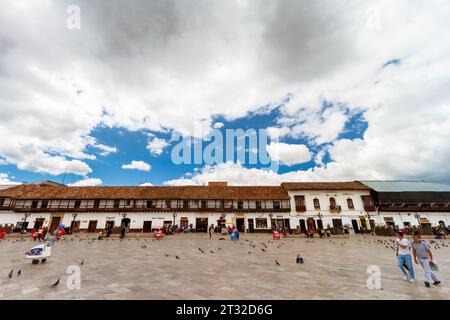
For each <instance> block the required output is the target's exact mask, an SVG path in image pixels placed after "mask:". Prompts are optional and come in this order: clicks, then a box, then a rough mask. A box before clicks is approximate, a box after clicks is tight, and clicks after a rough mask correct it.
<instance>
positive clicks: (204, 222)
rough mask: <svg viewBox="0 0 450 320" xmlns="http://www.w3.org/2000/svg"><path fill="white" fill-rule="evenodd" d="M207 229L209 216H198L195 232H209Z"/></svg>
mask: <svg viewBox="0 0 450 320" xmlns="http://www.w3.org/2000/svg"><path fill="white" fill-rule="evenodd" d="M207 231H208V218H196V219H195V232H207Z"/></svg>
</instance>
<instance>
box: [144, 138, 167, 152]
mask: <svg viewBox="0 0 450 320" xmlns="http://www.w3.org/2000/svg"><path fill="white" fill-rule="evenodd" d="M168 145H169V143H168V142H167V141H166V140H164V139H160V138H156V137H154V138H152V139H151V140H150V141H149V142H148V144H147V149H148V150H149V151H150V153H151V154H154V155H158V156H159V155H160V154H161V153H163V151H164V149H165V148H166V147H167V146H168Z"/></svg>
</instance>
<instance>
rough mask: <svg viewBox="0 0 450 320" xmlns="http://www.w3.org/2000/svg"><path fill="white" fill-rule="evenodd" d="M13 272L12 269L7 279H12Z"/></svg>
mask: <svg viewBox="0 0 450 320" xmlns="http://www.w3.org/2000/svg"><path fill="white" fill-rule="evenodd" d="M13 272H14V269H12V270H11V271H10V272H9V273H8V277H9V278H10V279H11V278H12V276H13Z"/></svg>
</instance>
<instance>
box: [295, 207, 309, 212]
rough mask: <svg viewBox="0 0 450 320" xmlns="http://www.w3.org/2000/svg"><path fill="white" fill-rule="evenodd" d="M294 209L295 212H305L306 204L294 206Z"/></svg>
mask: <svg viewBox="0 0 450 320" xmlns="http://www.w3.org/2000/svg"><path fill="white" fill-rule="evenodd" d="M295 211H297V212H305V211H306V206H296V207H295Z"/></svg>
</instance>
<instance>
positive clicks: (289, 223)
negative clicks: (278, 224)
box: [284, 219, 291, 233]
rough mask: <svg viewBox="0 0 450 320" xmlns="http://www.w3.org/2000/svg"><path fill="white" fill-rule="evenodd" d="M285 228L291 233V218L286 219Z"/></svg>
mask: <svg viewBox="0 0 450 320" xmlns="http://www.w3.org/2000/svg"><path fill="white" fill-rule="evenodd" d="M284 228H285V229H286V231H287V232H289V233H291V221H290V220H289V219H284Z"/></svg>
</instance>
